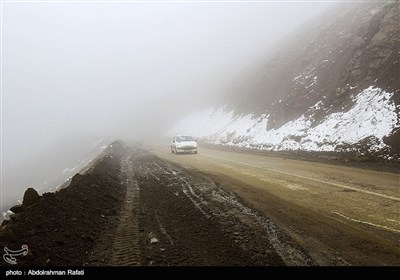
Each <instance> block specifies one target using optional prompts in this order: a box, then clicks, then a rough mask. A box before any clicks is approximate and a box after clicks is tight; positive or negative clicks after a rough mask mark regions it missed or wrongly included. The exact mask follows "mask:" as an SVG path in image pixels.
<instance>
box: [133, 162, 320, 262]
mask: <svg viewBox="0 0 400 280" xmlns="http://www.w3.org/2000/svg"><path fill="white" fill-rule="evenodd" d="M136 163H138V165H136V164H135V173H136V176H137V180H138V183H139V185H140V193H141V195H140V207H141V221H140V226H141V230H143V233H142V235H141V249H142V254H143V264H144V265H146V264H147V265H228V266H229V265H263V266H268V265H312V264H314V261H313V260H312V259H311V257H310V256H309V255H308V254H307V253H306V252H305V251H304V250H303V249H302V248H301V247H299V246H298V245H297V244H296V243H295V242H294V241H293V240H291V238H289V237H288V236H286V235H285V234H284V233H283V232H282V231H281V230H280V229H279V228H277V227H276V225H275V224H274V223H273V222H272V221H271V220H269V219H268V218H266V217H264V216H262V215H260V214H258V213H256V212H255V211H253V210H252V209H250V208H249V207H247V206H245V205H244V204H243V203H242V202H240V200H239V199H238V198H237V197H236V196H235V195H234V194H233V193H231V192H227V191H225V190H224V189H222V188H221V187H220V186H219V185H218V184H217V183H216V182H214V181H213V180H212V179H211V178H209V177H207V176H205V175H203V174H199V173H197V172H193V171H191V170H184V169H181V168H179V167H177V166H173V165H171V164H170V163H167V162H164V161H162V160H161V159H159V158H157V157H155V156H153V155H146V156H143V157H142V158H141V159H140V160H138V161H137V162H136ZM153 238H155V239H153ZM151 240H154V241H155V240H156V242H152V241H151Z"/></svg>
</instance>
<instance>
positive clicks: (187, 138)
mask: <svg viewBox="0 0 400 280" xmlns="http://www.w3.org/2000/svg"><path fill="white" fill-rule="evenodd" d="M185 141H194V139H193V137H192V136H177V137H176V142H185Z"/></svg>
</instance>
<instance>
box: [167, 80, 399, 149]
mask: <svg viewBox="0 0 400 280" xmlns="http://www.w3.org/2000/svg"><path fill="white" fill-rule="evenodd" d="M392 96H393V93H390V92H386V91H384V90H382V89H380V88H374V87H369V88H367V89H364V90H362V91H361V92H359V93H358V94H357V95H356V96H353V97H352V99H353V102H354V104H353V106H352V107H351V108H350V109H349V110H348V111H346V112H337V113H330V114H329V113H328V114H326V117H324V118H323V119H322V120H318V118H317V116H318V113H319V112H321V111H324V112H329V107H328V108H325V107H324V103H323V101H318V102H317V103H316V104H315V105H313V106H311V107H310V108H309V109H308V111H307V112H306V113H304V114H303V115H301V116H300V117H299V118H297V119H295V120H292V121H289V122H287V123H285V124H284V125H282V126H281V127H279V128H278V129H274V128H273V129H270V130H267V127H268V120H269V114H268V113H267V114H263V115H261V116H258V117H255V115H254V114H247V115H237V116H235V115H234V112H233V111H228V110H226V107H220V108H217V109H209V110H206V111H204V112H200V113H196V114H193V115H191V116H188V117H187V118H185V119H183V120H182V121H181V122H179V123H178V124H177V125H176V126H175V127H174V128H173V129H171V130H170V131H169V134H170V135H173V134H190V135H193V136H195V137H199V138H202V139H203V140H204V141H205V142H207V143H212V144H220V145H229V146H238V147H246V148H257V149H261V150H272V151H282V150H304V151H338V150H339V149H343V147H347V148H346V149H347V150H351V145H354V144H356V143H358V142H360V141H362V140H364V139H366V138H371V139H373V141H370V143H369V150H370V151H371V152H373V151H378V150H381V149H383V148H384V147H385V146H386V145H385V144H384V142H383V137H385V136H387V135H389V134H390V133H391V132H392V131H393V130H394V129H395V128H396V127H399V126H400V116H399V114H398V113H396V105H395V103H394V102H393V101H392V100H391V98H392Z"/></svg>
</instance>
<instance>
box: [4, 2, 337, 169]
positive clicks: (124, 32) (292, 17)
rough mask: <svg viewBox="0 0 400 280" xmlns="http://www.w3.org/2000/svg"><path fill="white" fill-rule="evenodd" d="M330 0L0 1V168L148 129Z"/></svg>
mask: <svg viewBox="0 0 400 280" xmlns="http://www.w3.org/2000/svg"><path fill="white" fill-rule="evenodd" d="M330 6H332V3H324V2H314V3H310V2H304V3H290V2H289V3H288V2H286V3H276V2H269V3H246V2H242V3H217V2H214V3H210V2H208V3H189V2H187V3H183V2H179V3H171V2H168V3H162V2H152V3H143V2H136V3H95V2H93V3H13V2H12V1H8V2H3V3H2V18H1V21H2V57H1V64H2V111H1V117H2V163H3V166H2V170H3V175H4V176H7V174H6V170H8V169H10V168H12V167H15V166H17V165H18V164H21V163H23V162H24V161H25V160H27V159H30V158H32V157H35V156H40V153H41V152H42V151H45V150H46V147H48V146H49V145H54V144H55V143H57V141H59V139H62V138H67V137H71V136H72V137H73V136H74V135H76V136H77V137H78V135H81V134H93V135H99V136H103V135H109V136H113V137H115V138H122V139H123V140H129V139H130V138H135V137H144V136H145V135H152V136H154V135H157V133H162V130H163V129H168V128H169V127H170V126H171V125H173V122H175V121H177V118H179V116H182V114H184V113H187V112H188V111H191V110H195V109H196V108H198V107H201V106H208V105H209V104H212V103H213V101H214V100H215V99H216V98H218V96H221V95H223V94H224V93H226V92H225V91H226V88H227V84H229V83H230V82H232V80H233V79H234V77H235V75H237V73H239V72H240V71H241V70H242V69H243V68H244V67H247V66H248V65H249V64H250V63H251V62H253V61H254V60H255V59H256V58H258V57H259V58H260V59H261V58H262V57H264V56H265V55H266V54H267V53H268V50H269V49H271V48H272V47H273V46H274V45H275V44H276V43H277V42H278V41H279V39H281V38H282V37H283V36H286V35H287V34H290V32H291V31H293V30H294V29H296V28H297V27H299V26H300V25H301V24H302V23H304V22H306V21H307V20H309V19H311V18H313V17H315V16H317V15H318V14H320V13H321V12H323V11H324V10H326V9H327V8H329V7H330Z"/></svg>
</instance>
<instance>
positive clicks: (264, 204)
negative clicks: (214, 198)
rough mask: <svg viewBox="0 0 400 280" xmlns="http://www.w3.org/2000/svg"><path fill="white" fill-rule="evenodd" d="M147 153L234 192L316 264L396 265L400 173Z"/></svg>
mask: <svg viewBox="0 0 400 280" xmlns="http://www.w3.org/2000/svg"><path fill="white" fill-rule="evenodd" d="M150 150H151V151H152V152H153V153H154V154H156V155H157V156H159V157H160V158H162V159H164V160H167V161H170V162H173V163H175V164H178V165H179V166H181V167H183V168H186V169H194V170H197V171H201V172H203V173H204V174H206V175H207V176H210V177H211V178H213V179H214V180H215V181H216V182H219V183H220V184H221V187H222V188H224V189H228V190H230V191H233V192H234V193H235V194H236V195H237V196H238V197H240V199H243V201H244V202H245V203H246V204H247V205H249V206H250V207H251V208H252V209H255V210H256V211H258V212H259V213H261V214H262V215H264V216H265V217H268V218H271V219H272V220H273V221H274V223H276V224H277V225H278V226H279V227H280V228H282V229H284V231H285V232H286V234H288V235H289V236H290V237H291V238H293V239H294V240H296V241H297V242H298V243H299V244H300V245H301V246H302V247H303V248H304V249H305V250H306V251H307V252H308V254H310V256H311V257H312V258H313V260H314V261H315V262H316V263H317V264H319V265H348V264H351V265H400V249H399V248H400V247H399V242H400V190H399V187H400V174H395V173H387V172H378V171H373V170H365V169H358V168H351V167H345V166H337V165H328V164H321V163H316V162H306V161H299V160H292V159H284V158H277V157H268V156H265V155H257V154H247V153H238V152H230V151H221V150H216V149H211V148H205V147H200V149H199V154H197V155H175V154H171V153H170V149H169V146H168V145H166V144H165V145H159V144H158V145H153V146H152V147H151V148H150Z"/></svg>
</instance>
